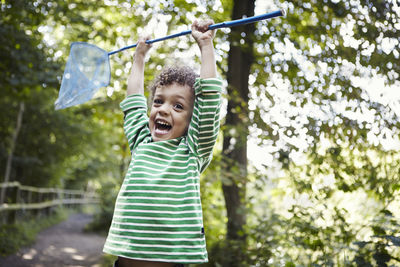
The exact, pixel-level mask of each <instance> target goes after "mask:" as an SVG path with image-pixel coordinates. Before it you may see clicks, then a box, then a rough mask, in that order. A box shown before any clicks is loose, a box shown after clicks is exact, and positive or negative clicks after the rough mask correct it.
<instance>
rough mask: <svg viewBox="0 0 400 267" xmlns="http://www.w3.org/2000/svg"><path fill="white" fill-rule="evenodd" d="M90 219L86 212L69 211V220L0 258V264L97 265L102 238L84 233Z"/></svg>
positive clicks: (17, 266) (42, 266)
mask: <svg viewBox="0 0 400 267" xmlns="http://www.w3.org/2000/svg"><path fill="white" fill-rule="evenodd" d="M91 220H92V217H91V216H90V215H87V214H72V215H71V216H70V217H69V218H68V220H66V221H64V222H62V223H60V224H57V225H55V226H53V227H50V228H48V229H46V230H44V231H42V232H41V233H40V234H39V235H38V236H37V239H36V243H35V244H34V245H33V246H32V247H29V248H24V249H22V250H21V251H19V252H18V253H17V254H16V255H12V256H9V257H7V258H3V259H0V267H3V266H4V267H6V266H7V267H11V266H12V267H25V266H29V267H45V266H46V267H48V266H50V267H52V266H54V267H63V266H69V267H71V266H74V267H79V266H83V267H98V266H100V264H99V263H100V261H101V257H102V255H103V253H102V249H103V245H104V242H105V237H104V236H101V235H97V234H93V233H86V232H83V229H84V227H85V225H86V224H88V223H89V222H90V221H91Z"/></svg>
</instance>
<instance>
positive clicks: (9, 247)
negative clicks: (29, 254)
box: [0, 209, 67, 257]
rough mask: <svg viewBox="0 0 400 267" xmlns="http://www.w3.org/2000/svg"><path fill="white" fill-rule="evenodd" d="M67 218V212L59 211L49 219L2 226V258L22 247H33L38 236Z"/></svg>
mask: <svg viewBox="0 0 400 267" xmlns="http://www.w3.org/2000/svg"><path fill="white" fill-rule="evenodd" d="M66 218H67V211H66V210H61V209H58V210H56V211H55V212H54V213H52V214H51V215H50V216H48V217H41V218H31V219H28V220H22V221H20V222H18V223H16V224H3V225H0V256H3V257H5V256H8V255H11V254H13V253H15V252H17V251H18V250H19V249H20V248H21V247H24V246H28V245H31V244H32V243H33V242H34V241H35V238H36V235H37V234H38V233H39V232H40V231H42V230H43V229H46V228H48V227H50V226H52V225H54V224H57V223H59V222H61V221H63V220H65V219H66Z"/></svg>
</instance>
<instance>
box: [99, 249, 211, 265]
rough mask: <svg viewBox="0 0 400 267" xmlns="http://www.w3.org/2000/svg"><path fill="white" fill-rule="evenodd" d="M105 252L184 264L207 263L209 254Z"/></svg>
mask: <svg viewBox="0 0 400 267" xmlns="http://www.w3.org/2000/svg"><path fill="white" fill-rule="evenodd" d="M104 251H105V252H108V253H110V254H114V255H121V256H124V257H127V258H140V259H160V258H161V259H165V260H166V261H173V262H183V263H185V260H196V261H193V262H192V261H191V262H190V263H203V262H206V261H207V253H206V252H204V255H164V254H143V253H137V252H136V253H135V252H125V251H124V252H122V251H121V252H120V251H118V250H114V249H111V248H107V249H104Z"/></svg>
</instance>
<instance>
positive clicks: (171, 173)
mask: <svg viewBox="0 0 400 267" xmlns="http://www.w3.org/2000/svg"><path fill="white" fill-rule="evenodd" d="M140 167H141V168H143V169H149V170H150V171H154V169H152V168H146V166H140ZM196 167H197V166H196ZM193 172H194V173H195V174H196V173H197V169H196V170H188V171H187V172H164V173H163V175H165V174H169V175H171V176H174V175H180V176H184V175H187V174H192V173H193ZM128 173H129V175H132V174H150V175H153V176H154V172H145V171H136V170H135V171H134V172H133V170H129V172H128ZM192 175H193V174H192ZM193 177H194V176H193Z"/></svg>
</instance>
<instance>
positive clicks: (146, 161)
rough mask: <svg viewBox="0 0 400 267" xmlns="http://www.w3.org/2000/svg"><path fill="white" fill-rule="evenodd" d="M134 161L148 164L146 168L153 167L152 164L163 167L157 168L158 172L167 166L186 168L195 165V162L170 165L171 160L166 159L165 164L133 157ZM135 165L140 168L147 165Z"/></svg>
mask: <svg viewBox="0 0 400 267" xmlns="http://www.w3.org/2000/svg"><path fill="white" fill-rule="evenodd" d="M134 161H135V163H141V162H142V163H143V164H148V165H149V167H148V168H150V167H154V165H156V166H161V167H163V168H162V169H160V168H157V169H156V170H157V171H158V172H160V171H162V170H165V169H167V168H171V169H187V168H188V167H196V164H192V163H190V164H188V165H186V166H174V165H170V164H169V163H170V162H171V161H167V162H166V163H167V164H159V163H155V162H149V161H148V160H142V159H134ZM136 166H137V167H140V168H144V167H147V166H146V165H136Z"/></svg>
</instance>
